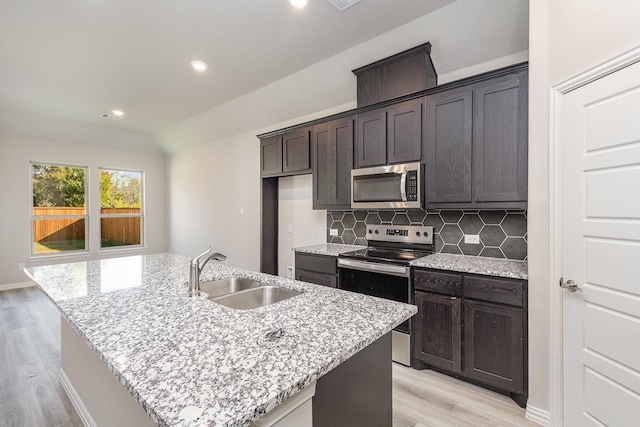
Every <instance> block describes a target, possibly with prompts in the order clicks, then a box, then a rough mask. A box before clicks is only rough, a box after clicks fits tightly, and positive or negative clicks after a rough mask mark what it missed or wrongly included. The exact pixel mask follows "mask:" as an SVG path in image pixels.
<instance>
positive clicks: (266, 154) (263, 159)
mask: <svg viewBox="0 0 640 427" xmlns="http://www.w3.org/2000/svg"><path fill="white" fill-rule="evenodd" d="M281 173H282V136H272V137H271V138H265V139H262V140H260V175H261V176H272V175H279V174H281Z"/></svg>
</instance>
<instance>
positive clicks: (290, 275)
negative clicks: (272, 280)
mask: <svg viewBox="0 0 640 427" xmlns="http://www.w3.org/2000/svg"><path fill="white" fill-rule="evenodd" d="M287 277H288V278H289V279H293V267H291V266H290V265H288V266H287Z"/></svg>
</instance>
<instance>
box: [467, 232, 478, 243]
mask: <svg viewBox="0 0 640 427" xmlns="http://www.w3.org/2000/svg"><path fill="white" fill-rule="evenodd" d="M464 242H465V243H467V244H470V245H479V244H480V236H479V235H477V234H465V235H464Z"/></svg>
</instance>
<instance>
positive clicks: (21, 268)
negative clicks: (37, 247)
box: [18, 262, 24, 271]
mask: <svg viewBox="0 0 640 427" xmlns="http://www.w3.org/2000/svg"><path fill="white" fill-rule="evenodd" d="M18 270H20V271H22V270H24V262H21V263H19V264H18Z"/></svg>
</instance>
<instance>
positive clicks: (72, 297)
mask: <svg viewBox="0 0 640 427" xmlns="http://www.w3.org/2000/svg"><path fill="white" fill-rule="evenodd" d="M188 267H189V259H187V258H184V257H181V256H177V255H171V254H156V255H146V256H133V257H125V258H112V259H104V260H100V261H88V262H78V263H70V264H60V265H52V266H42V267H32V268H29V269H28V270H27V274H28V275H29V276H30V277H31V278H32V279H33V280H34V281H35V282H36V283H37V284H38V285H39V287H40V288H41V289H42V290H43V291H44V292H45V293H46V294H47V295H48V296H49V297H50V298H51V299H52V300H53V302H54V303H55V304H56V305H57V307H58V308H59V310H60V312H61V315H62V318H63V320H62V323H63V328H62V339H63V342H62V359H63V360H62V367H63V372H62V373H61V377H62V380H63V384H64V382H65V381H67V380H68V379H69V378H70V377H71V376H70V375H69V376H67V375H66V373H65V370H66V369H76V365H79V364H81V363H80V362H81V361H80V360H73V357H74V355H76V354H77V351H75V350H74V348H76V347H77V345H78V344H77V342H75V343H74V341H80V342H81V343H82V345H86V346H87V347H88V349H90V350H91V353H93V354H94V355H96V356H97V358H99V361H100V362H101V365H102V366H104V367H106V369H108V372H109V374H110V376H112V377H113V378H115V379H116V380H117V382H118V383H119V384H120V385H121V386H122V387H123V389H124V390H126V392H127V394H128V395H130V396H131V397H132V399H133V401H135V402H136V403H137V405H136V406H139V408H142V409H143V410H144V413H146V415H145V416H148V418H149V420H150V421H151V422H153V423H155V424H158V425H167V426H191V425H193V426H196V425H197V426H246V425H250V424H251V423H252V422H257V423H259V422H260V420H261V419H262V417H263V415H264V414H267V413H269V412H270V411H272V410H273V411H275V410H277V409H278V408H279V407H282V406H285V405H286V403H287V402H289V401H291V400H292V399H294V398H295V396H296V395H297V394H298V393H299V392H300V391H302V392H303V393H304V392H305V391H308V390H309V386H314V385H315V386H316V391H315V396H314V397H313V405H312V406H313V420H314V425H316V424H318V425H320V424H322V423H323V422H324V423H327V424H328V423H330V422H331V421H327V420H330V419H331V414H322V413H320V412H326V408H327V407H333V406H335V405H337V403H338V402H331V399H332V397H331V396H332V395H335V396H337V397H338V398H339V400H340V399H342V397H345V396H342V395H341V394H340V390H339V389H336V388H342V386H343V385H344V386H345V387H346V388H345V390H346V391H349V395H357V394H358V393H353V392H352V389H349V388H348V387H354V386H357V385H358V384H359V382H360V383H362V384H361V386H362V387H365V388H367V389H363V390H361V395H362V397H365V398H364V399H361V402H360V403H362V404H363V405H364V406H363V408H364V407H365V406H366V401H367V400H370V399H367V398H366V396H367V395H368V393H370V392H371V391H372V390H373V391H374V392H376V391H377V392H381V393H382V394H383V395H384V396H385V397H384V399H383V400H389V402H388V404H389V408H388V409H384V408H382V409H383V410H385V411H386V412H390V396H391V378H390V370H391V348H390V346H391V340H390V337H389V331H391V329H393V328H394V327H395V326H397V325H398V324H400V323H401V322H403V321H404V320H406V319H408V318H409V317H411V316H412V315H414V314H415V313H416V311H417V310H416V307H415V306H412V305H407V304H401V303H396V302H393V301H388V300H383V299H378V298H372V297H368V296H365V295H361V294H356V293H350V292H345V291H340V290H336V289H330V288H325V287H321V286H317V285H312V284H309V283H305V282H299V281H294V280H290V279H284V278H280V277H276V276H271V275H267V274H261V273H256V272H251V271H247V270H243V269H238V268H233V267H228V266H226V265H221V264H216V263H209V264H208V265H207V266H206V267H205V268H204V270H203V272H202V276H201V281H207V280H216V279H222V278H227V277H246V278H251V279H253V280H257V281H260V282H263V283H266V284H270V285H275V286H278V287H284V288H288V289H293V290H296V291H299V292H302V294H301V295H298V296H296V297H293V298H290V299H288V300H285V301H281V302H278V303H275V304H272V305H269V306H266V307H261V308H257V309H252V310H236V309H231V308H227V307H225V306H222V305H220V304H216V303H214V302H212V301H210V300H208V299H207V298H206V296H201V297H196V298H189V297H187V286H186V283H187V280H188V272H189V268H188ZM66 325H68V326H66ZM74 335H75V337H74ZM65 337H67V339H66V340H67V341H69V342H67V343H65ZM67 344H68V345H67ZM74 346H75V347H74ZM65 353H67V354H65ZM69 353H70V354H69ZM69 358H70V359H71V360H67V363H66V364H65V359H69ZM359 358H364V359H363V360H359ZM384 359H386V360H384ZM82 360H84V359H82ZM381 360H382V364H383V365H384V367H383V369H382V370H380V372H367V371H366V369H378V368H379V367H380V363H381ZM354 361H355V363H354ZM376 363H377V364H378V365H376ZM387 365H388V375H387V374H385V372H386V371H387V368H386V366H387ZM344 366H348V367H349V369H348V370H344V369H343V371H342V372H341V371H340V369H341V368H343V367H344ZM367 367H369V368H367ZM357 371H360V372H359V373H358V372H357ZM89 372H91V369H89ZM336 372H337V373H338V375H333V374H335V373H336ZM351 372H354V375H356V377H354V378H350V379H347V381H348V382H349V383H351V385H348V384H340V381H341V379H340V377H344V378H345V379H346V378H347V377H348V376H349V375H351ZM83 375H84V374H83ZM376 377H380V378H381V381H383V382H382V383H380V382H379V383H377V384H376V383H375V381H376ZM387 377H388V378H387ZM80 380H81V381H84V382H89V383H90V382H91V381H92V378H86V377H85V378H81V379H80ZM96 381H98V379H96ZM371 381H373V382H371ZM69 382H70V384H67V387H68V386H71V387H72V386H73V378H72V379H71V381H69ZM316 383H317V384H316ZM347 386H348V387H347ZM381 388H382V389H383V390H378V389H381ZM386 388H388V390H386ZM343 392H344V391H343ZM300 394H302V393H300ZM311 395H313V394H311ZM387 395H388V399H387V397H386V396H387ZM75 397H76V399H79V400H82V399H83V393H82V392H81V391H78V393H77V396H75ZM354 397H355V398H357V396H354ZM316 398H317V401H316ZM327 398H328V399H329V401H328V402H327V400H326V399H327ZM91 399H92V398H91V397H90V398H88V399H87V400H88V401H90V400H91ZM72 400H73V398H72ZM374 400H375V399H374ZM283 402H285V404H284V405H283ZM78 403H79V404H80V405H82V403H83V402H82V401H81V402H78ZM85 403H86V402H85ZM107 403H108V402H102V404H105V405H106V404H107ZM87 406H90V405H87ZM98 406H99V405H98ZM353 406H354V408H353V409H354V411H355V410H358V406H359V405H358V404H354V405H353ZM380 406H381V407H383V406H384V405H380ZM323 408H325V409H323ZM81 409H82V408H81ZM334 409H335V410H336V411H338V413H339V412H340V408H338V406H335V408H334ZM369 409H371V408H369ZM114 410H117V409H114ZM342 410H345V408H343V409H342ZM107 415H108V414H107ZM327 417H328V418H327ZM387 417H388V419H389V421H388V425H390V424H391V421H390V413H389V414H387V413H384V414H383V419H381V420H380V421H381V422H382V424H378V425H387V424H386V421H384V419H385V418H387ZM322 420H324V421H322ZM96 424H97V425H100V424H99V423H98V422H96ZM120 425H121V426H123V425H122V424H120Z"/></svg>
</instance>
